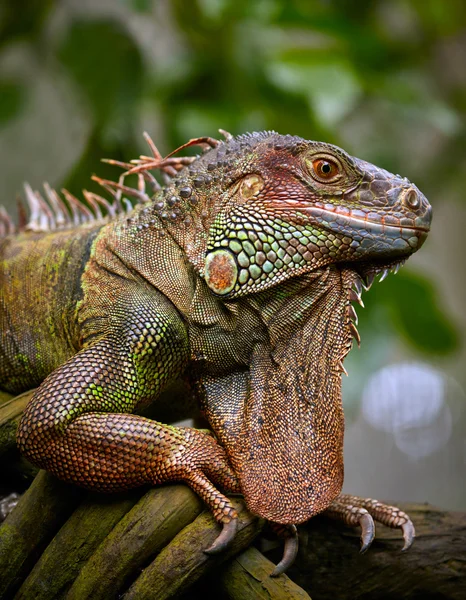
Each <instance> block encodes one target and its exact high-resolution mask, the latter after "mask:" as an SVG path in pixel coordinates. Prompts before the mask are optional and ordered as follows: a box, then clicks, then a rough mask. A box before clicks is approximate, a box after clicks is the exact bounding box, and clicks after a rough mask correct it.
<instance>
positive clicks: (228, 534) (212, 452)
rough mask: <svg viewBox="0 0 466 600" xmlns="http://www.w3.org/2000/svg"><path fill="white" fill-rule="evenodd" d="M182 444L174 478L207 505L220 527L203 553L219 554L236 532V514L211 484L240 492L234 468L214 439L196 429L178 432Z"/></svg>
mask: <svg viewBox="0 0 466 600" xmlns="http://www.w3.org/2000/svg"><path fill="white" fill-rule="evenodd" d="M180 431H182V432H183V434H184V437H185V441H184V444H182V445H181V446H180V447H179V449H178V451H177V452H176V453H175V458H174V461H173V462H174V464H173V463H172V464H171V465H170V466H171V468H172V469H173V468H174V469H175V470H176V475H175V476H174V474H172V475H171V477H170V478H171V479H181V480H183V481H184V482H185V483H187V484H188V485H189V487H190V488H191V489H193V490H194V491H195V492H196V494H198V496H200V498H202V500H203V501H204V502H205V503H206V504H207V507H208V508H209V509H210V511H211V512H212V514H213V516H214V518H215V520H216V521H217V522H218V523H219V524H221V525H222V526H223V528H222V531H221V532H220V534H219V535H218V537H217V538H216V540H215V541H214V542H213V544H211V546H209V548H207V549H206V550H205V551H204V552H206V554H218V553H220V552H223V550H225V549H226V548H227V547H228V546H229V544H230V543H231V542H232V541H233V539H234V537H235V535H236V530H237V518H238V514H237V512H236V510H235V508H234V506H233V504H232V503H231V501H230V500H229V499H228V498H227V497H226V496H225V495H224V494H222V493H221V492H220V491H219V490H218V489H217V488H216V486H215V485H214V484H217V485H219V486H220V487H221V488H223V489H224V490H226V491H228V492H231V493H239V492H240V491H241V490H240V487H239V483H238V480H237V478H236V475H235V473H234V471H233V469H232V468H231V467H230V465H229V463H228V459H227V456H226V453H225V450H224V449H223V448H222V447H221V446H220V445H219V444H218V443H217V441H216V440H215V438H214V437H213V436H212V435H210V434H207V433H205V432H204V431H200V430H197V429H191V428H186V429H181V430H180Z"/></svg>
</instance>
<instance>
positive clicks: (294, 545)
mask: <svg viewBox="0 0 466 600" xmlns="http://www.w3.org/2000/svg"><path fill="white" fill-rule="evenodd" d="M270 526H271V527H272V530H273V531H274V533H275V534H276V535H277V536H278V537H279V538H280V539H282V540H283V541H284V543H285V545H284V548H283V558H282V559H281V561H280V562H279V563H278V565H277V566H276V567H275V569H274V570H273V571H272V573H270V577H278V576H279V575H281V574H282V573H284V572H285V571H286V570H287V569H288V567H290V566H291V565H292V564H293V563H294V560H295V558H296V555H297V554H298V547H299V538H298V530H297V529H296V525H282V524H281V523H272V522H271V523H270Z"/></svg>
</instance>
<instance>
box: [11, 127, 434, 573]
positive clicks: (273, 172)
mask: <svg viewBox="0 0 466 600" xmlns="http://www.w3.org/2000/svg"><path fill="white" fill-rule="evenodd" d="M212 145H213V146H215V147H213V148H212V149H210V150H209V151H207V152H206V153H204V154H203V155H202V156H200V157H199V158H197V159H196V160H194V162H192V163H191V164H189V165H188V164H187V166H185V167H184V168H183V169H181V170H180V171H179V173H176V174H175V173H174V177H173V179H172V180H171V181H170V182H169V183H168V184H167V186H166V187H165V189H164V190H162V191H159V192H155V194H154V195H153V196H152V198H151V201H150V202H149V203H147V204H144V205H141V206H138V207H136V209H134V211H133V212H132V213H131V214H129V215H123V216H120V217H119V218H116V219H113V220H111V221H110V222H109V223H108V224H104V223H103V222H99V223H95V224H90V225H86V226H81V227H78V228H76V229H73V230H71V231H67V232H55V233H48V234H47V233H22V234H20V235H18V236H7V237H6V238H4V239H3V240H0V282H1V288H0V327H1V333H2V343H1V347H0V387H2V388H4V389H6V390H8V391H12V392H20V391H22V390H23V389H25V388H27V387H31V385H37V384H38V383H40V382H41V381H42V380H43V382H42V383H41V385H40V387H39V388H38V390H37V392H36V393H35V395H34V397H33V399H32V401H31V403H30V404H29V406H28V408H27V409H26V411H25V413H24V416H23V418H22V420H21V424H20V427H19V431H18V444H19V447H20V449H21V451H22V452H23V453H24V454H25V455H26V456H27V457H28V458H29V459H30V460H31V461H32V462H34V463H35V464H37V465H38V466H40V467H42V468H45V469H47V470H49V471H51V472H52V473H54V474H55V475H57V476H58V477H60V478H62V479H64V480H67V481H72V482H75V483H77V484H79V485H83V486H85V487H88V488H93V489H97V490H103V491H113V490H119V489H127V488H129V487H133V486H137V485H141V484H143V483H153V484H156V483H161V482H165V481H174V480H183V481H185V482H186V483H188V485H190V486H191V487H192V488H193V489H195V490H196V492H197V493H198V494H199V495H200V496H201V497H202V498H203V499H204V500H205V502H206V503H207V504H208V506H209V507H210V508H211V510H212V512H213V513H214V515H215V517H216V519H217V520H218V521H219V522H221V523H224V524H229V525H227V528H228V530H227V532H226V533H224V535H223V537H222V538H221V539H220V540H219V542H218V543H217V544H216V545H214V548H213V550H218V549H219V548H222V547H223V546H224V545H225V544H226V543H227V542H228V538H229V537H231V535H232V534H233V533H234V522H235V517H236V513H235V511H234V509H233V507H232V505H231V503H230V501H229V500H228V498H227V497H226V496H224V495H223V493H221V492H220V491H219V490H218V489H217V486H219V487H220V488H222V489H223V490H225V491H231V492H241V493H242V494H243V495H244V497H245V500H246V503H247V506H248V507H249V509H250V510H251V511H252V512H254V513H256V514H258V515H260V516H262V517H264V518H266V519H268V520H270V521H271V522H273V523H276V524H277V523H278V524H283V525H287V526H291V525H294V524H297V523H302V522H304V521H306V520H307V519H309V518H310V517H312V516H313V515H315V514H316V513H319V512H321V511H324V510H326V509H329V508H330V509H331V511H332V515H333V516H338V515H343V517H344V518H345V519H346V520H347V521H348V522H350V521H351V518H350V517H349V516H348V515H350V513H352V511H353V504H354V503H350V504H348V502H349V501H348V498H343V499H342V501H341V502H338V500H337V501H336V499H337V496H338V495H339V493H340V491H341V486H342V483H343V430H344V419H343V411H342V404H341V389H340V386H341V371H342V361H343V359H344V357H345V356H346V354H347V353H348V351H349V349H350V347H351V343H352V338H353V337H354V336H357V331H356V329H355V327H354V324H353V323H352V321H351V319H352V317H353V316H354V310H353V308H352V306H351V304H350V303H351V301H353V300H355V299H356V300H357V299H358V297H359V291H360V287H361V281H366V282H367V281H369V282H370V281H371V280H372V278H373V276H374V275H375V274H376V273H378V272H380V271H381V270H383V269H384V268H385V267H392V266H394V265H396V264H398V263H399V262H401V261H403V260H404V259H406V258H407V257H408V256H409V255H410V254H412V253H413V252H414V251H416V250H417V249H418V248H419V247H420V246H421V245H422V243H423V242H424V240H425V237H426V235H427V232H428V229H429V226H430V220H431V209H430V206H429V204H428V202H427V200H426V199H425V197H424V196H423V195H422V194H421V192H420V191H419V190H418V189H417V188H416V187H415V186H414V185H413V184H411V183H410V182H409V181H407V180H406V179H402V178H400V177H399V176H395V175H392V174H391V173H388V172H387V171H384V170H382V169H379V168H377V167H375V166H374V165H371V164H369V163H366V162H364V161H361V160H358V159H356V158H353V157H350V156H348V155H347V154H346V153H345V152H344V151H342V150H341V149H339V148H336V147H335V146H331V145H328V144H323V143H319V142H309V141H306V140H303V139H301V138H297V137H291V136H281V135H278V134H275V133H269V132H265V133H260V134H252V135H246V136H240V137H239V138H231V137H227V140H226V141H225V142H221V143H218V144H212ZM154 155H155V156H156V154H155V153H154ZM171 160H174V159H171ZM155 162H156V161H155ZM154 164H155V163H154ZM149 168H150V163H148V162H147V161H146V163H145V162H144V160H141V161H139V167H138V168H136V170H139V171H140V172H144V171H147V170H148V169H149ZM355 290H356V291H355ZM180 375H184V376H185V377H187V378H188V379H189V380H190V381H191V383H192V384H193V387H194V389H195V390H196V393H197V395H198V396H199V401H200V402H201V404H202V408H203V410H204V412H205V415H206V417H207V419H208V421H209V423H210V425H211V427H212V429H213V431H214V433H215V435H216V438H217V440H215V439H214V438H213V437H211V436H209V435H207V434H204V433H202V432H199V431H196V430H193V429H180V428H175V427H169V426H167V425H163V424H161V423H157V422H155V421H152V420H149V419H147V418H144V417H141V416H137V415H135V414H131V413H134V412H138V411H139V409H140V408H141V407H143V406H145V405H146V404H147V403H149V402H153V401H154V400H156V398H157V396H158V394H159V393H160V391H161V390H162V389H163V388H164V387H165V386H166V385H167V384H168V383H169V382H170V381H171V380H173V379H174V378H176V377H178V376H180ZM45 377H46V378H45ZM44 378H45V379H44ZM335 501H336V502H335ZM362 508H364V507H362ZM369 508H370V506H369ZM368 510H369V509H368ZM394 510H395V509H394ZM366 512H367V511H365V509H364V510H362V513H361V512H360V513H358V518H357V519H356V522H361V519H360V517H361V515H362V514H363V513H364V514H365V513H366ZM369 512H371V511H370V510H369ZM372 512H373V513H374V516H375V518H378V517H380V516H381V515H382V517H383V518H385V521H386V522H389V521H390V514H391V515H393V511H392V512H391V513H390V514H389V516H388V517H386V516H383V514H384V513H383V510H382V511H381V510H378V512H377V511H375V512H374V511H372ZM389 512H390V511H389ZM353 513H354V511H353ZM358 519H359V521H358ZM353 521H354V519H353ZM363 524H364V523H363ZM399 525H400V521H399V520H398V521H397V524H395V526H399ZM366 529H367V528H366ZM285 530H286V531H288V532H292V531H295V529H294V528H288V529H285ZM366 533H367V531H366ZM368 535H369V534H368ZM286 537H288V538H289V537H290V534H289V533H288V534H287V536H286ZM291 537H292V536H291ZM366 537H367V536H366ZM289 553H290V555H291V554H292V553H293V551H291V550H290V552H289ZM285 562H286V561H285ZM282 566H283V568H284V566H286V565H282ZM280 569H282V567H280ZM280 569H279V572H280Z"/></svg>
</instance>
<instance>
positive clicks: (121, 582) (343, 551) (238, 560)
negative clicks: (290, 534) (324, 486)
mask: <svg viewBox="0 0 466 600" xmlns="http://www.w3.org/2000/svg"><path fill="white" fill-rule="evenodd" d="M28 399H29V397H28V396H27V395H23V396H21V397H17V398H14V399H11V397H8V396H7V395H4V394H3V395H2V397H0V455H2V459H3V460H2V463H3V464H5V460H4V457H5V456H9V457H10V456H16V459H15V460H17V461H18V458H17V457H18V454H17V453H16V450H15V447H14V431H15V427H16V423H17V421H18V418H19V415H20V413H21V411H22V408H23V406H24V404H25V402H27V400H28ZM2 453H3V454H2ZM15 453H16V454H15ZM14 464H15V465H16V467H18V465H20V464H21V463H20V462H17V463H14ZM235 502H239V501H237V500H235ZM238 507H239V508H240V513H241V519H240V533H239V535H238V537H237V539H236V540H235V543H234V544H233V546H232V547H231V548H230V549H229V550H228V551H227V552H225V553H224V554H222V555H219V556H215V557H211V556H207V555H206V554H204V552H203V549H204V548H206V547H208V546H209V545H210V543H211V542H212V541H213V539H214V538H215V536H216V535H217V534H218V532H219V529H218V525H217V524H216V523H215V522H214V521H213V519H212V517H211V515H210V514H209V513H207V512H201V511H202V510H203V505H202V503H201V502H200V500H199V498H198V497H197V496H196V495H195V494H194V493H193V492H191V490H190V489H189V488H188V487H186V486H184V485H182V484H179V485H167V486H164V487H157V488H154V489H149V490H147V489H139V490H134V491H132V492H130V493H127V494H117V495H109V496H104V495H99V494H91V493H85V492H83V491H80V490H78V488H76V487H74V486H71V485H67V484H64V483H61V482H59V481H58V480H56V479H55V478H54V477H52V476H51V475H48V474H46V473H44V472H40V473H39V475H38V476H37V477H36V479H35V480H34V482H33V484H32V485H31V487H30V488H29V490H28V491H27V492H26V493H25V494H24V496H23V497H22V498H21V501H20V503H19V504H18V506H17V508H16V509H15V510H14V511H13V513H12V514H11V515H10V516H9V517H8V518H7V519H6V521H5V522H4V523H3V525H2V526H1V527H0V574H1V576H0V598H10V597H13V596H14V597H15V599H16V600H20V599H26V598H36V599H42V600H45V599H47V600H52V599H61V598H66V599H67V600H73V599H75V600H78V599H79V600H86V599H91V598H92V600H99V599H101V600H103V599H107V598H113V597H117V596H121V597H123V598H125V599H126V600H131V599H132V598H138V600H139V599H140V598H142V599H143V598H169V597H178V596H179V595H182V594H186V593H187V591H188V590H189V596H186V597H189V598H190V599H193V600H195V599H196V598H202V600H206V599H209V598H213V597H215V598H231V599H233V600H235V599H236V598H241V599H243V598H244V599H248V598H251V599H252V598H259V599H260V598H262V597H263V598H267V599H275V600H281V599H282V598H283V599H284V598H290V599H293V598H296V599H300V600H302V599H304V598H309V596H308V595H307V593H306V592H309V593H310V594H311V595H312V596H313V597H314V598H315V599H319V600H320V599H322V600H326V599H327V598H329V599H330V598H332V599H334V598H339V599H340V600H346V599H350V598H351V599H352V600H353V599H357V598H370V599H371V600H379V599H380V600H382V599H387V598H390V599H391V598H403V599H406V600H410V599H412V600H415V599H416V600H418V598H423V599H427V600H428V599H429V598H432V599H434V598H435V599H437V598H442V600H450V599H451V600H456V599H459V598H466V513H450V512H446V511H442V510H439V509H436V508H434V507H432V506H429V505H414V504H403V505H401V506H400V507H401V508H402V509H403V510H405V511H406V512H408V514H409V515H410V516H411V518H412V520H413V522H414V524H415V527H416V540H415V543H414V545H413V547H412V548H411V549H410V550H409V551H408V552H406V553H401V551H400V550H401V547H402V539H401V535H400V533H399V532H398V531H393V530H389V529H387V528H385V527H383V526H380V525H377V536H376V539H375V541H374V543H373V544H372V547H371V548H370V549H369V550H368V552H367V553H366V554H365V555H360V554H359V552H358V549H359V532H357V531H354V530H351V529H348V528H344V527H343V526H342V525H340V524H338V523H335V522H333V521H330V520H329V519H325V518H323V517H317V518H314V519H312V520H311V521H310V522H309V523H307V524H305V525H304V526H301V527H300V528H299V536H300V550H299V554H298V557H297V560H296V562H295V564H294V566H293V567H292V568H291V569H290V570H289V572H288V575H289V576H290V577H291V579H292V580H293V581H294V582H296V583H293V581H291V579H290V578H288V577H286V576H285V575H282V576H280V577H278V578H276V579H271V578H270V577H269V575H270V572H271V571H272V568H273V566H272V563H271V562H270V561H268V560H267V558H265V557H264V555H263V554H262V553H260V552H259V551H258V550H256V549H253V548H249V549H248V546H249V545H250V543H251V542H252V540H253V539H254V537H255V536H256V535H257V534H258V533H259V532H260V529H261V525H262V524H261V522H259V521H258V520H257V519H255V518H254V517H252V516H251V515H250V514H249V513H248V512H247V511H246V510H245V509H244V505H242V504H241V503H239V504H238ZM267 555H268V556H269V557H270V558H271V560H272V561H273V563H277V562H278V561H279V560H280V558H281V555H282V547H281V545H280V544H278V547H277V549H276V550H274V551H272V552H269V553H267ZM299 586H301V587H299ZM304 590H306V591H304ZM154 594H155V595H154ZM248 594H249V595H248Z"/></svg>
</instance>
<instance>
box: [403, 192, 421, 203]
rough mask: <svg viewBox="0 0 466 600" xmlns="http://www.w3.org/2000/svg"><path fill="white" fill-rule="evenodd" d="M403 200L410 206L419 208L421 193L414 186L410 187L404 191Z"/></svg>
mask: <svg viewBox="0 0 466 600" xmlns="http://www.w3.org/2000/svg"><path fill="white" fill-rule="evenodd" d="M402 202H403V204H405V205H406V206H408V207H409V208H419V207H420V205H421V200H420V198H419V195H418V194H417V192H416V191H415V190H413V188H410V189H409V190H406V191H405V192H404V193H403V198H402Z"/></svg>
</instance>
